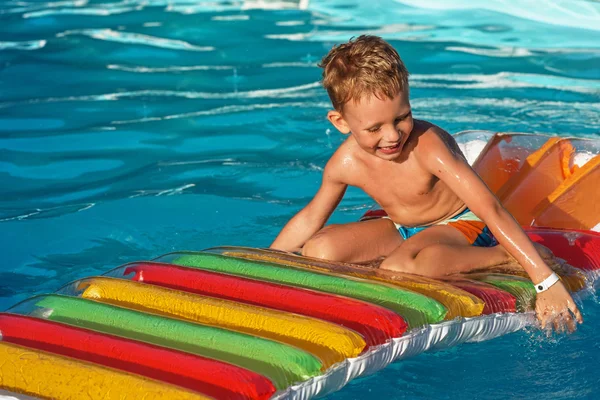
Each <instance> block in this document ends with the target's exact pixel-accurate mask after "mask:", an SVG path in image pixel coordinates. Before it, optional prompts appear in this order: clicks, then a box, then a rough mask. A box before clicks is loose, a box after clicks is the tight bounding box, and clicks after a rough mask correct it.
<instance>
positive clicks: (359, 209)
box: [0, 0, 600, 399]
mask: <svg viewBox="0 0 600 400" xmlns="http://www.w3.org/2000/svg"><path fill="white" fill-rule="evenodd" d="M306 3H308V4H306ZM404 3H405V4H402V2H400V1H393V0H381V1H376V0H371V1H368V2H362V1H350V0H348V1H342V0H336V1H327V2H320V3H319V4H316V3H313V2H305V1H302V2H298V1H279V2H273V1H264V2H260V1H218V0H214V1H211V2H204V3H203V2H198V1H192V0H169V1H167V0H146V1H142V0H123V1H120V2H117V1H109V0H102V1H96V0H90V1H87V0H65V1H58V2H52V3H50V2H43V1H26V0H25V1H17V0H14V1H0V26H1V27H2V28H1V29H0V244H1V246H2V253H3V260H2V267H1V269H0V309H5V308H7V307H9V306H10V305H12V304H14V303H15V302H17V301H19V300H22V299H24V298H26V297H29V296H31V295H34V294H37V293H43V292H48V291H53V290H56V289H57V288H58V287H60V286H61V285H62V284H63V283H65V282H68V281H71V280H74V279H77V278H80V277H83V276H89V275H93V274H98V273H101V272H103V271H106V270H107V269H109V268H112V267H114V266H117V265H119V264H122V263H125V262H128V261H133V260H140V259H147V258H151V257H155V256H158V255H160V254H163V253H167V252H170V251H173V250H184V249H189V250H193V249H203V248H206V247H210V246H216V245H226V244H231V245H245V246H256V247H261V246H267V245H268V244H269V243H270V241H271V240H272V239H273V238H274V237H275V235H276V234H277V233H278V231H279V229H280V228H281V227H282V225H283V224H284V223H285V222H286V221H287V220H288V219H289V218H290V217H291V216H292V215H293V214H294V213H295V212H296V211H297V210H299V209H300V208H301V207H302V206H303V205H305V204H306V203H307V202H308V201H309V200H310V198H311V196H312V195H313V194H314V192H315V191H316V189H317V188H318V185H319V182H320V176H321V171H322V168H323V166H324V164H325V162H326V160H327V159H328V157H329V156H330V155H331V154H332V152H333V151H334V150H335V148H336V146H337V145H338V144H339V143H341V141H342V140H343V138H342V137H341V135H339V134H338V133H337V132H335V131H334V130H333V129H332V128H331V127H330V126H329V125H328V122H327V121H326V119H325V112H326V111H327V110H328V99H327V97H326V94H325V92H324V90H323V89H321V88H320V87H319V83H318V82H319V79H320V70H319V69H318V68H317V67H316V62H317V61H318V60H319V59H320V57H321V56H322V55H324V54H325V53H326V52H327V51H328V50H329V49H330V48H331V46H332V45H333V44H335V43H337V42H339V41H344V40H347V39H348V38H349V37H351V36H356V35H359V34H362V33H373V34H378V35H382V36H384V37H385V38H387V39H389V40H390V42H391V43H392V44H393V45H394V46H395V47H396V48H397V49H398V50H399V52H400V54H401V56H402V57H403V58H404V60H405V63H406V65H407V66H408V68H409V70H410V71H411V73H412V77H411V97H412V105H413V109H414V114H415V116H416V117H418V118H423V119H428V120H430V121H432V122H434V123H436V124H439V125H440V126H442V127H443V128H445V129H446V130H448V131H449V132H452V133H456V132H459V131H461V130H466V129H486V130H494V131H525V132H543V133H557V134H561V135H575V136H594V137H598V136H599V134H600V105H599V100H600V30H599V29H600V17H599V16H600V3H598V2H592V1H577V0H572V1H569V2H567V1H562V0H527V1H523V2H521V3H519V2H502V1H500V0H490V1H487V2H485V5H483V4H482V5H481V7H484V8H480V9H478V8H473V6H472V5H471V2H467V1H462V0H455V1H450V2H441V1H439V2H438V1H431V2H427V4H428V7H430V8H419V7H420V5H419V3H420V2H416V1H408V0H407V1H404ZM482 3H483V2H482ZM299 6H301V7H299ZM305 6H306V7H305ZM301 8H304V9H301ZM369 205H370V200H369V199H368V198H367V197H366V196H365V194H363V193H362V192H360V191H350V192H349V193H348V194H347V196H346V198H345V199H344V200H343V202H342V204H341V206H340V207H339V209H338V210H337V211H336V213H335V214H334V216H333V221H334V222H348V221H354V220H356V219H357V218H358V217H359V216H360V215H361V214H362V213H363V212H364V211H365V209H366V207H368V206H369ZM581 306H582V309H583V314H584V317H585V319H586V322H585V324H584V325H583V326H581V327H580V329H579V330H578V331H577V332H576V333H575V334H573V335H570V336H568V337H560V338H553V339H550V340H549V339H544V338H543V337H542V336H541V335H539V334H538V333H536V332H535V331H529V332H519V333H516V334H512V335H508V336H505V337H502V338H499V339H496V340H493V341H490V342H485V343H478V344H468V345H462V346H458V347H455V348H452V349H449V350H445V351H441V352H436V353H427V354H423V355H420V356H418V357H415V358H413V359H409V360H405V361H402V362H398V363H395V364H393V365H391V366H389V367H388V368H387V369H385V370H384V371H381V372H379V373H377V374H375V375H373V376H370V377H365V378H361V379H358V380H355V381H353V382H352V383H350V384H349V385H348V386H347V387H346V388H345V389H343V390H342V391H340V392H338V393H335V394H333V395H331V396H329V397H328V398H330V399H362V398H384V396H385V397H386V398H389V399H413V398H484V399H496V398H498V399H501V398H502V399H503V398H539V399H542V398H543V399H549V398H551V399H570V398H580V399H583V398H597V396H598V392H600V377H599V374H598V373H597V369H598V367H600V362H599V361H598V360H600V335H598V334H597V333H596V332H597V331H598V330H599V329H600V317H599V310H600V305H599V304H598V303H597V302H596V301H594V300H593V299H587V300H585V301H584V302H583V303H582V304H581Z"/></svg>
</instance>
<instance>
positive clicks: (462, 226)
mask: <svg viewBox="0 0 600 400" xmlns="http://www.w3.org/2000/svg"><path fill="white" fill-rule="evenodd" d="M448 225H450V226H452V227H453V228H456V229H458V231H459V232H460V233H462V234H463V235H465V237H466V238H467V240H468V241H469V243H470V244H473V243H475V241H476V240H477V238H478V237H479V235H481V234H482V233H483V229H484V228H485V222H482V221H453V222H448Z"/></svg>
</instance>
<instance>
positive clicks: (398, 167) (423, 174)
mask: <svg viewBox="0 0 600 400" xmlns="http://www.w3.org/2000/svg"><path fill="white" fill-rule="evenodd" d="M388 164H390V165H384V166H383V167H382V168H365V171H363V173H362V174H360V175H359V176H361V177H363V178H362V179H360V180H359V181H357V182H356V185H355V186H358V187H360V188H361V189H362V190H364V191H365V192H366V193H367V194H368V195H369V196H371V197H372V198H373V199H374V200H375V201H376V202H377V203H379V205H381V206H382V207H384V208H387V207H389V206H391V205H395V206H397V205H402V206H405V207H419V206H422V205H425V204H428V203H430V202H431V199H432V198H433V197H436V196H435V192H436V186H437V184H438V183H439V179H438V178H437V177H436V176H434V175H432V174H431V173H429V172H427V171H423V170H421V169H420V168H418V167H417V166H415V165H412V164H411V163H407V164H406V165H402V164H393V163H388Z"/></svg>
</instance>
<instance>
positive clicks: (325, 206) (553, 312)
mask: <svg viewBox="0 0 600 400" xmlns="http://www.w3.org/2000/svg"><path fill="white" fill-rule="evenodd" d="M320 66H321V67H322V68H323V69H324V71H323V85H324V86H325V88H326V89H327V92H328V94H329V97H330V99H331V102H332V104H333V108H334V110H332V111H329V112H328V114H327V118H328V119H329V121H330V122H331V123H332V124H333V125H334V126H335V127H336V128H337V129H338V130H339V131H340V132H341V133H343V134H345V135H349V137H348V139H347V140H346V141H345V142H344V143H343V144H342V145H341V146H340V147H339V149H338V150H337V151H336V152H335V153H334V154H333V156H332V157H331V159H330V160H329V161H328V163H327V165H326V166H325V170H324V172H323V181H322V185H321V187H320V189H319V190H318V192H317V194H316V195H315V197H314V198H313V199H312V201H311V202H310V203H309V204H308V205H307V206H306V207H305V208H304V209H302V210H301V211H300V212H298V214H296V215H295V216H294V217H293V218H292V219H291V220H290V221H289V222H288V223H287V224H286V225H285V227H284V228H283V230H282V231H281V233H280V234H279V235H278V237H277V238H276V239H275V241H274V242H273V244H272V245H271V248H274V249H279V250H284V251H299V250H300V251H302V254H303V255H305V256H309V257H317V258H324V259H328V260H333V261H342V262H355V263H356V262H365V261H368V260H373V259H377V258H381V257H385V259H384V260H383V261H382V263H381V266H380V268H384V269H389V270H395V271H401V272H408V273H414V274H419V275H425V276H432V277H436V276H443V275H447V274H452V273H458V272H467V271H470V270H473V269H476V268H477V269H480V268H482V267H486V266H491V265H496V264H500V263H504V262H508V261H511V260H512V259H513V258H514V259H515V260H516V261H517V262H519V263H520V264H521V266H523V268H524V269H525V271H526V272H527V273H528V274H529V276H530V277H531V280H532V281H533V282H534V283H535V284H536V290H538V292H539V293H538V296H537V301H536V312H537V315H538V318H539V319H540V321H541V323H542V327H543V328H545V327H546V325H547V324H548V323H550V322H551V323H552V325H553V326H554V328H555V329H556V330H558V331H562V330H564V329H565V328H568V329H569V330H570V331H572V330H574V329H575V325H576V324H575V321H574V319H573V316H574V317H575V319H576V320H577V321H578V322H579V323H581V322H582V317H581V313H580V312H579V310H578V309H577V306H576V305H575V303H574V301H573V299H572V298H571V296H570V295H569V293H568V292H567V291H566V289H565V287H564V286H563V284H562V283H561V282H560V281H559V280H558V277H557V276H556V275H555V274H554V273H553V272H552V270H551V269H550V268H549V267H548V266H547V265H546V264H545V262H544V261H543V259H542V258H541V256H540V255H539V254H538V252H537V251H536V248H535V247H534V245H533V244H532V243H531V242H530V241H529V239H528V237H527V236H526V235H525V233H524V232H523V230H522V229H521V227H520V226H519V225H518V224H517V223H516V221H515V220H514V219H513V218H512V216H511V215H510V214H509V213H508V212H507V211H506V210H505V209H504V208H503V207H502V205H501V204H500V203H499V202H498V200H497V199H496V197H495V196H494V195H493V194H492V193H491V192H490V190H489V189H488V188H487V186H486V185H485V183H483V181H481V179H480V178H479V177H478V176H477V174H476V173H475V172H474V171H473V170H472V169H471V167H470V166H469V165H468V164H467V162H466V160H465V158H464V156H463V155H462V153H461V151H460V150H459V148H458V146H457V144H456V142H455V141H454V139H453V138H452V137H451V136H450V135H449V134H448V133H446V132H445V131H443V130H442V129H440V128H438V127H437V126H435V125H433V124H430V123H428V122H426V121H420V120H417V119H413V117H412V113H411V107H410V103H409V98H408V92H409V88H408V71H407V70H406V68H405V66H404V64H403V62H402V61H401V59H400V57H399V55H398V53H397V52H396V50H394V48H393V47H392V46H391V45H390V44H388V43H387V42H385V41H384V40H383V39H381V38H379V37H375V36H360V37H358V38H356V39H355V40H351V41H350V42H348V43H344V44H342V45H339V46H337V47H334V48H333V49H332V50H331V51H330V52H329V54H327V55H326V56H325V57H324V58H323V60H322V63H321V65H320ZM348 185H351V186H356V187H359V188H361V189H362V190H364V191H365V192H366V193H367V194H368V195H369V196H371V197H372V198H373V199H374V200H375V201H376V202H377V203H378V204H379V205H380V206H381V207H382V208H383V209H384V210H385V211H386V212H387V214H388V216H389V217H388V218H384V219H377V220H369V221H363V222H356V223H348V224H343V225H330V226H327V227H325V228H323V226H324V225H325V223H326V222H327V220H328V219H329V217H330V216H331V214H332V213H333V211H334V209H335V208H336V207H337V205H338V204H339V202H340V201H341V199H342V197H343V195H344V193H345V191H346V188H347V187H348ZM471 210H472V211H471ZM479 218H481V219H479ZM483 221H485V222H483ZM486 225H487V226H486ZM491 234H493V236H492V235H491ZM494 238H495V239H496V240H497V241H498V244H497V245H496V243H495V241H494ZM513 261H514V260H513Z"/></svg>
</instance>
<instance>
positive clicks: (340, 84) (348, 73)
mask: <svg viewBox="0 0 600 400" xmlns="http://www.w3.org/2000/svg"><path fill="white" fill-rule="evenodd" d="M319 67H321V68H323V86H324V87H325V89H326V90H327V93H328V94H329V98H330V99H331V103H332V104H333V107H334V108H335V109H336V110H338V111H340V112H341V111H342V109H343V107H344V104H346V103H347V102H349V101H350V100H354V101H359V100H360V99H361V98H363V97H364V96H371V95H374V96H376V97H377V98H380V99H381V98H382V97H383V96H385V97H387V98H389V99H393V98H394V97H396V95H398V93H400V92H401V91H404V90H408V71H407V70H406V67H405V66H404V63H403V62H402V60H401V59H400V56H399V55H398V52H397V51H396V50H395V49H394V48H393V47H392V46H391V45H390V44H389V43H388V42H386V41H385V40H383V39H382V38H380V37H378V36H369V35H362V36H359V37H357V38H356V39H354V38H353V39H350V41H349V42H348V43H343V44H340V45H338V46H334V47H333V48H332V49H331V51H329V53H328V54H327V55H326V56H325V57H323V60H321V63H320V64H319Z"/></svg>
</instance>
